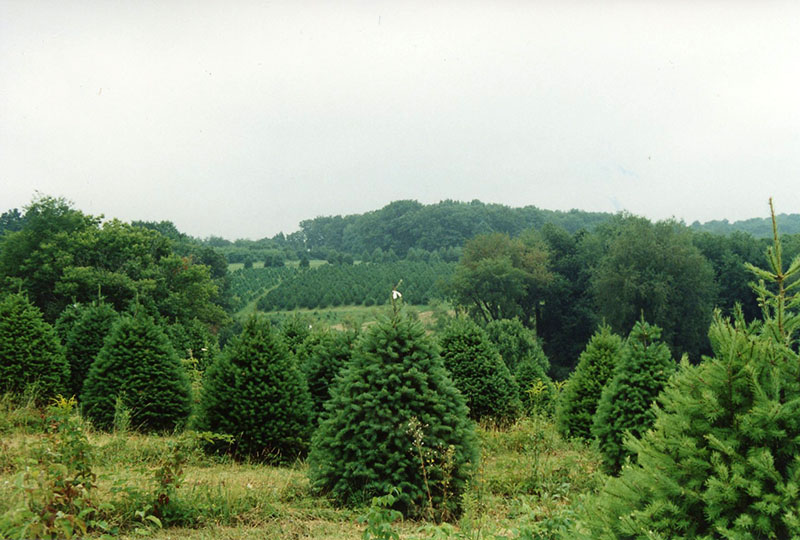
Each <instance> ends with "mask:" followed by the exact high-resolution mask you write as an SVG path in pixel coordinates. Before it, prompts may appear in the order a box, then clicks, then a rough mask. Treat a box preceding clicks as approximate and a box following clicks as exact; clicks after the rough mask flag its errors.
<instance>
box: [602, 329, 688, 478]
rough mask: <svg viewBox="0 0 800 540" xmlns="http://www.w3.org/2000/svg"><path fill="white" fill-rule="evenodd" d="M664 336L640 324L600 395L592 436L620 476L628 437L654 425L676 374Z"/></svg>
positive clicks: (607, 464)
mask: <svg viewBox="0 0 800 540" xmlns="http://www.w3.org/2000/svg"><path fill="white" fill-rule="evenodd" d="M660 336H661V329H660V328H659V327H658V326H654V325H651V324H648V323H647V322H645V321H644V320H640V321H638V322H637V323H636V324H635V325H634V326H633V330H631V333H630V335H629V336H628V340H627V341H626V343H625V347H624V348H623V349H622V354H621V357H620V361H619V363H618V364H617V366H616V367H615V368H614V375H613V377H612V379H611V381H610V382H609V383H608V385H606V387H605V388H604V389H603V393H602V394H601V396H600V402H599V404H598V406H597V414H595V417H594V423H593V425H592V435H594V436H595V437H596V438H597V440H598V443H599V446H600V452H601V453H602V455H603V463H604V465H605V468H606V470H607V471H608V472H610V473H617V472H618V471H619V469H620V467H622V464H623V463H624V461H625V458H626V457H628V456H629V455H630V451H628V450H627V449H625V447H623V444H622V442H623V438H624V437H625V434H626V433H631V434H632V435H634V436H639V435H641V434H642V433H644V432H645V431H646V430H647V429H648V428H649V427H650V426H651V425H652V424H653V420H654V417H655V415H654V412H653V409H652V405H653V402H654V401H655V399H656V397H657V396H658V394H659V392H661V390H662V389H663V388H664V385H665V384H666V383H667V379H669V377H670V376H671V375H672V374H673V373H674V372H675V361H674V360H673V359H672V356H671V354H670V351H669V348H668V347H667V346H666V345H665V344H664V343H662V342H660V341H659V340H658V339H659V337H660Z"/></svg>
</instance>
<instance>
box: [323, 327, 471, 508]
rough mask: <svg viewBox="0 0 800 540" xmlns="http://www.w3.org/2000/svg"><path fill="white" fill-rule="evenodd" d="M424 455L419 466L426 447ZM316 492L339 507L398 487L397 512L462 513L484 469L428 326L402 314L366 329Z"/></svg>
mask: <svg viewBox="0 0 800 540" xmlns="http://www.w3.org/2000/svg"><path fill="white" fill-rule="evenodd" d="M416 441H422V442H424V446H425V448H427V449H428V450H427V451H426V453H427V455H426V456H425V458H426V459H425V462H424V463H420V453H419V446H418V445H415V442H416ZM308 461H309V465H310V467H309V475H310V478H311V484H312V488H313V489H314V490H315V491H317V492H319V493H324V494H329V495H330V496H331V497H333V499H334V500H336V501H338V502H339V503H341V504H347V505H357V504H363V503H367V502H368V501H369V500H370V498H371V497H374V496H382V495H384V494H386V493H388V492H389V491H390V490H391V489H392V488H398V489H399V490H400V492H401V494H400V495H399V496H398V499H397V501H395V503H394V507H395V509H397V510H399V511H401V512H403V513H404V514H406V515H418V516H422V515H425V516H428V515H430V514H431V513H433V514H435V515H436V516H439V517H445V516H448V515H452V514H453V513H455V512H457V511H458V509H459V507H460V502H461V494H462V493H463V492H464V490H465V487H466V483H467V479H468V478H469V476H470V473H471V470H472V465H474V464H475V463H476V461H477V444H476V439H475V434H474V426H473V424H472V423H471V422H470V421H469V420H468V418H467V408H466V405H465V402H464V398H463V396H462V395H461V394H460V393H459V392H458V390H457V389H456V387H455V385H454V384H453V382H452V381H451V379H450V377H449V376H448V373H447V370H446V369H445V368H444V365H443V363H442V360H441V359H440V358H439V357H438V356H437V355H436V353H435V350H434V344H433V343H432V342H431V341H430V340H429V339H428V338H427V337H426V336H425V332H424V330H423V328H422V325H421V324H420V323H419V322H418V321H413V320H411V319H410V318H408V317H404V316H400V315H397V314H395V315H394V316H393V317H392V318H390V319H389V318H383V319H381V320H379V321H378V323H376V324H375V325H373V326H371V327H370V328H369V330H367V332H366V334H365V335H364V337H363V338H362V339H361V340H360V341H359V345H358V347H357V348H356V350H355V351H354V354H353V358H352V360H351V361H350V362H349V363H348V364H347V366H345V369H344V370H343V372H342V377H341V379H340V380H339V382H338V383H337V385H336V386H335V388H334V389H333V391H332V397H331V400H330V401H329V402H328V405H327V406H326V412H325V415H324V416H323V420H322V423H321V424H320V427H319V428H318V429H317V431H316V433H315V434H314V437H313V438H312V444H311V452H310V454H309V459H308Z"/></svg>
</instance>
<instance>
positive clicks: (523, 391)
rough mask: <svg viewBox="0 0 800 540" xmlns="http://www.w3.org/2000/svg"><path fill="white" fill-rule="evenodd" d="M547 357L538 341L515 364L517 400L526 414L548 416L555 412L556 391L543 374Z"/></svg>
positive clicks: (550, 381) (554, 386) (545, 374)
mask: <svg viewBox="0 0 800 540" xmlns="http://www.w3.org/2000/svg"><path fill="white" fill-rule="evenodd" d="M548 364H549V361H548V360H547V356H546V355H545V353H544V350H542V347H541V345H539V343H538V341H537V342H535V345H534V347H533V348H532V350H531V351H530V352H529V353H527V354H526V355H525V356H523V357H522V359H521V360H520V361H519V362H518V363H517V369H516V371H515V372H514V380H516V381H517V385H519V399H520V401H521V402H522V407H523V409H525V411H527V412H528V413H536V414H548V415H552V414H553V413H554V412H555V407H556V400H557V398H558V390H557V389H556V385H555V384H553V381H552V379H550V377H548V376H547V373H545V370H544V366H546V365H548Z"/></svg>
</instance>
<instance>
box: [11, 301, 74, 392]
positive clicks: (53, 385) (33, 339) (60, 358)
mask: <svg viewBox="0 0 800 540" xmlns="http://www.w3.org/2000/svg"><path fill="white" fill-rule="evenodd" d="M68 382H69V366H68V365H67V361H66V359H65V358H64V350H63V348H62V347H61V344H60V343H59V342H58V338H57V337H56V334H55V332H54V331H53V328H52V327H51V326H50V325H49V324H47V323H46V322H44V320H43V319H42V314H41V312H40V311H39V309H38V308H36V307H35V306H33V305H31V303H30V302H28V300H27V299H26V298H25V297H24V296H23V295H21V294H10V295H7V296H5V298H0V393H4V392H11V393H14V394H22V393H23V392H24V391H25V390H26V387H28V386H30V385H34V386H36V393H37V394H38V395H39V397H41V398H47V397H50V396H53V395H55V394H57V393H59V392H63V391H64V390H65V389H66V387H67V384H68Z"/></svg>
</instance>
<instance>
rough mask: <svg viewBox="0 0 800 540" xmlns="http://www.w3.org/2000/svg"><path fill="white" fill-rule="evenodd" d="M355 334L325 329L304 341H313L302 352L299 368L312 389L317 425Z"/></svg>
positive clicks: (346, 358)
mask: <svg viewBox="0 0 800 540" xmlns="http://www.w3.org/2000/svg"><path fill="white" fill-rule="evenodd" d="M357 336H358V334H357V333H356V332H349V331H347V332H337V331H328V332H325V333H321V334H320V335H319V337H318V338H317V339H312V338H309V339H307V340H306V342H305V344H310V343H309V342H312V341H313V345H312V346H311V347H308V349H309V350H308V351H307V352H305V354H303V357H304V361H303V362H302V364H301V366H300V367H301V369H302V371H303V373H304V374H305V376H306V380H307V381H308V390H309V392H311V401H312V407H311V425H312V426H316V425H317V420H318V419H319V418H320V416H321V415H322V413H323V411H324V408H323V406H324V404H325V402H327V401H328V400H329V399H330V397H331V393H330V390H331V387H332V386H333V384H334V382H335V379H336V377H338V376H339V374H340V373H341V371H342V368H343V367H344V366H345V365H346V364H347V362H348V361H349V360H350V358H351V356H352V354H353V347H354V345H355V341H356V337H357ZM305 344H304V345H305ZM303 348H305V347H303ZM299 356H300V355H299V354H298V357H299Z"/></svg>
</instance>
